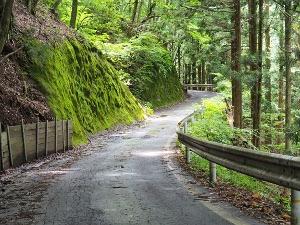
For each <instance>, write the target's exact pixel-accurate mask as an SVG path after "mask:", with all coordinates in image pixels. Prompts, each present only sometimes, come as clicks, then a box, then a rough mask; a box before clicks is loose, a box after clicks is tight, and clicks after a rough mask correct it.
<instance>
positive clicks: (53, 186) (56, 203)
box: [0, 91, 259, 225]
mask: <svg viewBox="0 0 300 225" xmlns="http://www.w3.org/2000/svg"><path fill="white" fill-rule="evenodd" d="M190 94H191V97H190V98H188V99H187V100H186V101H185V102H183V103H180V104H178V105H176V106H173V107H171V108H168V109H164V110H161V111H160V112H158V113H156V114H155V115H154V116H152V117H150V118H149V119H147V121H146V122H145V123H144V124H143V125H142V126H139V127H138V126H135V127H133V128H131V129H127V130H125V131H123V132H116V133H115V134H111V135H110V138H108V139H107V140H106V141H105V145H103V140H102V139H97V138H94V139H93V140H92V143H91V144H90V145H89V148H92V149H93V151H92V152H91V154H86V155H84V156H82V157H80V159H79V160H77V161H76V162H74V163H72V164H71V165H70V166H69V167H68V168H64V169H63V170H61V171H62V172H61V174H60V173H59V172H60V170H55V171H56V172H55V173H57V174H60V175H59V176H58V177H56V178H55V179H52V180H50V181H48V184H47V186H46V187H44V188H40V189H37V192H38V193H39V194H40V197H39V198H37V197H36V198H35V201H36V203H35V204H32V205H30V204H29V205H28V204H27V205H26V204H25V205H24V206H21V208H23V210H24V208H26V215H28V214H30V218H29V219H28V216H27V217H26V218H25V217H20V216H19V217H13V216H11V217H10V220H9V221H8V222H7V223H5V224H35V225H127V224H128V225H129V224H138V225H143V224H152V225H229V224H241V225H244V224H245V225H246V224H259V223H258V222H257V221H255V220H254V219H253V218H249V217H247V216H245V215H244V214H243V213H242V212H240V211H239V210H238V209H236V208H234V207H232V206H230V205H228V204H227V203H221V202H218V201H217V200H216V199H215V198H214V196H211V193H210V192H209V191H208V190H205V189H204V188H202V187H201V186H199V185H198V184H196V182H194V180H193V178H192V177H190V176H189V175H188V174H186V172H184V171H183V170H182V169H181V168H180V167H179V166H178V164H177V163H176V160H175V159H174V158H175V155H176V150H175V149H176V148H175V144H176V143H175V142H176V126H177V123H178V122H179V121H180V120H181V119H182V118H184V117H185V116H186V115H188V114H189V113H191V112H192V111H193V104H194V103H197V102H199V101H201V99H203V98H209V97H212V96H215V94H214V93H209V92H196V91H191V92H190ZM22 176H23V178H22V179H25V178H24V176H25V177H26V176H29V175H26V174H25V175H22ZM36 176H38V175H36ZM20 179H21V178H20ZM25 180H26V182H27V183H29V184H30V187H31V188H32V187H33V184H34V183H35V182H42V181H43V179H41V178H40V179H38V178H36V177H35V179H32V178H31V179H25ZM30 182H31V183H30ZM16 190H17V189H15V191H16ZM199 196H200V197H199ZM201 196H202V197H201ZM203 196H205V197H203ZM37 199H38V200H37ZM29 201H30V200H29ZM28 207H29V208H28ZM30 207H32V209H31V208H30ZM5 210H7V211H6V212H5V211H3V210H0V224H1V221H4V220H1V218H4V217H3V215H4V216H5V215H6V216H9V215H13V214H12V211H14V210H13V209H12V208H11V207H10V206H6V209H5ZM22 221H23V222H22Z"/></svg>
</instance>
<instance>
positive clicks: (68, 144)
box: [67, 120, 70, 150]
mask: <svg viewBox="0 0 300 225" xmlns="http://www.w3.org/2000/svg"><path fill="white" fill-rule="evenodd" d="M69 138H70V137H69V120H67V150H69V146H70V140H69Z"/></svg>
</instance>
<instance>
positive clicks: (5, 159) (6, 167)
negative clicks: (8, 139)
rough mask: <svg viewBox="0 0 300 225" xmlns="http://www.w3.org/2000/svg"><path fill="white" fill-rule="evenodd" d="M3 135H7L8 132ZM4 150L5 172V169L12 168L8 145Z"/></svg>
mask: <svg viewBox="0 0 300 225" xmlns="http://www.w3.org/2000/svg"><path fill="white" fill-rule="evenodd" d="M3 134H5V135H7V133H6V132H3V133H2V135H3ZM2 150H3V168H4V170H5V169H8V168H9V167H10V162H9V153H8V145H7V144H6V145H5V146H3V147H2Z"/></svg>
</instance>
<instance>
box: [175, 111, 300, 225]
mask: <svg viewBox="0 0 300 225" xmlns="http://www.w3.org/2000/svg"><path fill="white" fill-rule="evenodd" d="M201 112H202V111H201V110H200V111H196V112H194V113H192V114H190V115H189V116H187V117H186V118H184V119H183V120H182V121H180V122H179V123H178V130H177V134H178V140H179V141H180V142H181V143H182V144H183V145H184V146H185V153H186V161H187V163H189V162H190V151H192V152H194V153H195V154H197V155H199V156H201V157H203V158H205V159H207V160H208V161H209V162H210V182H211V185H214V183H215V182H216V178H217V176H216V164H218V165H221V166H224V167H226V168H228V169H231V170H235V171H237V172H240V173H243V174H246V175H249V176H252V177H255V178H258V179H261V180H264V181H267V182H270V183H274V184H277V185H280V186H283V187H286V188H291V190H292V191H291V193H292V196H291V206H292V216H291V224H292V225H300V157H293V156H287V155H281V154H274V153H265V152H259V151H255V150H251V149H246V148H241V147H236V146H231V145H224V144H220V143H216V142H211V141H206V140H201V139H199V138H195V137H192V136H190V135H188V134H187V128H188V124H189V122H191V121H194V119H195V115H197V114H199V113H201Z"/></svg>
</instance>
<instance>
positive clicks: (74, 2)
mask: <svg viewBox="0 0 300 225" xmlns="http://www.w3.org/2000/svg"><path fill="white" fill-rule="evenodd" d="M77 10H78V0H72V12H71V19H70V27H72V28H74V29H75V27H76V20H77Z"/></svg>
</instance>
